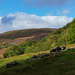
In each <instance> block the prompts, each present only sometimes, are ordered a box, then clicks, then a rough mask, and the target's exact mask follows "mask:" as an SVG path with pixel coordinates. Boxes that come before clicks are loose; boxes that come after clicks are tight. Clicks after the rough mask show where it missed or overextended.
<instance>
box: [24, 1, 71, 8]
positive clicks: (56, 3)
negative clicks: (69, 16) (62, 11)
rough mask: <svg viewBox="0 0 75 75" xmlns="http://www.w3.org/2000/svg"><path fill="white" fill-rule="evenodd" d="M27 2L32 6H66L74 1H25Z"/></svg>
mask: <svg viewBox="0 0 75 75" xmlns="http://www.w3.org/2000/svg"><path fill="white" fill-rule="evenodd" d="M23 1H25V2H27V3H28V4H29V5H31V6H39V7H42V6H48V7H50V6H63V5H64V4H66V3H68V2H69V1H72V0H23Z"/></svg>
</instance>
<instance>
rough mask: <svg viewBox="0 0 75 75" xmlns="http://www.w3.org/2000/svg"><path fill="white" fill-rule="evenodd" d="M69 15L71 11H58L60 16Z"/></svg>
mask: <svg viewBox="0 0 75 75" xmlns="http://www.w3.org/2000/svg"><path fill="white" fill-rule="evenodd" d="M69 13H70V10H62V11H57V14H58V15H66V14H69Z"/></svg>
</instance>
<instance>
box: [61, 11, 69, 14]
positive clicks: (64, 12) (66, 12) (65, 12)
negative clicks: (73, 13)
mask: <svg viewBox="0 0 75 75" xmlns="http://www.w3.org/2000/svg"><path fill="white" fill-rule="evenodd" d="M62 13H63V14H68V13H70V11H69V10H63V12H62Z"/></svg>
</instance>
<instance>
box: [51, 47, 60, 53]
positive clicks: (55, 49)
mask: <svg viewBox="0 0 75 75" xmlns="http://www.w3.org/2000/svg"><path fill="white" fill-rule="evenodd" d="M60 50H61V48H60V47H59V46H57V47H55V48H53V49H52V50H51V51H50V53H51V52H60Z"/></svg>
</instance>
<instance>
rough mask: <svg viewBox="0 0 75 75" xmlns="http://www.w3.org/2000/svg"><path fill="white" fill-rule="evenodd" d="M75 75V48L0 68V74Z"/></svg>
mask: <svg viewBox="0 0 75 75" xmlns="http://www.w3.org/2000/svg"><path fill="white" fill-rule="evenodd" d="M5 74H6V75H10V74H11V75H75V50H71V51H65V52H64V53H59V54H57V53H56V55H55V56H48V57H45V58H43V59H41V60H39V59H36V60H32V61H27V62H23V61H21V64H20V65H18V66H15V67H13V68H9V69H2V70H0V75H5Z"/></svg>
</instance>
